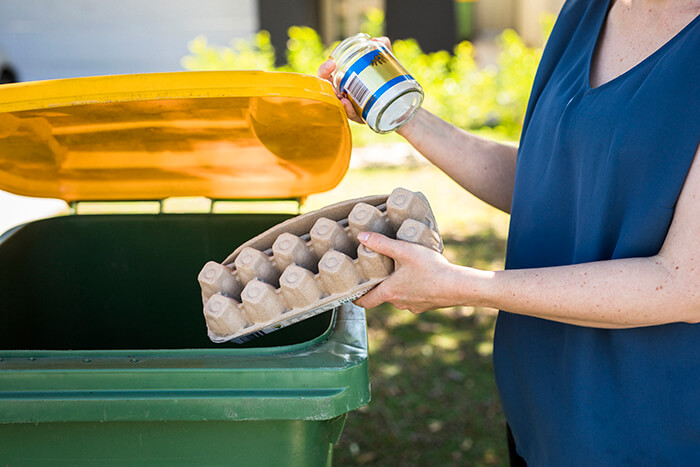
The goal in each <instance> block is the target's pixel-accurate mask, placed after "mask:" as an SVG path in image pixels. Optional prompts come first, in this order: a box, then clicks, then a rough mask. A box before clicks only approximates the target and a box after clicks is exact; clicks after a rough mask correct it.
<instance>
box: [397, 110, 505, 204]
mask: <svg viewBox="0 0 700 467" xmlns="http://www.w3.org/2000/svg"><path fill="white" fill-rule="evenodd" d="M398 132H399V134H400V135H401V136H403V137H404V138H406V140H407V141H408V142H409V143H411V145H412V146H413V147H414V148H416V149H417V150H418V152H420V153H421V154H423V156H425V158H426V159H428V160H429V161H430V162H432V163H433V164H435V165H436V166H437V167H439V168H440V169H441V170H442V171H443V172H445V173H446V174H447V175H448V176H449V177H450V178H452V179H453V180H454V181H456V182H457V183H459V184H460V185H461V186H462V187H463V188H464V189H466V190H467V191H469V192H470V193H472V194H473V195H474V196H476V197H477V198H479V199H481V200H483V201H485V202H487V203H488V204H490V205H491V206H493V207H496V208H498V209H500V210H502V211H505V212H510V202H511V198H512V197H513V182H514V180H515V162H516V158H517V154H518V149H517V148H516V147H515V146H511V145H507V144H502V143H497V142H494V141H490V140H487V139H484V138H480V137H478V136H475V135H473V134H471V133H468V132H466V131H464V130H462V129H460V128H457V127H456V126H454V125H452V124H450V123H447V122H446V121H445V120H443V119H441V118H439V117H436V116H435V115H433V114H431V113H430V112H428V111H427V110H424V109H420V110H419V111H418V112H417V113H416V115H415V116H414V117H413V118H412V119H411V120H409V122H408V123H407V124H406V125H404V126H403V127H401V128H400V129H399V130H398Z"/></svg>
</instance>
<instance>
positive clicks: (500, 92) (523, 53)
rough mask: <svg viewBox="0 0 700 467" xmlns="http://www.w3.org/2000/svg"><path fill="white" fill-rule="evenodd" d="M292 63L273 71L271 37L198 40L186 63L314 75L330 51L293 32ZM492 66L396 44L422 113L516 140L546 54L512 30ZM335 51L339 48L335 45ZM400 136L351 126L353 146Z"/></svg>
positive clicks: (307, 31) (377, 13)
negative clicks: (421, 96) (421, 97)
mask: <svg viewBox="0 0 700 467" xmlns="http://www.w3.org/2000/svg"><path fill="white" fill-rule="evenodd" d="M541 23H542V27H543V30H544V32H545V36H546V35H547V34H548V32H549V31H551V27H552V25H553V16H552V15H545V16H543V17H542V18H541ZM383 24H384V13H383V12H382V11H381V10H370V11H369V12H368V13H366V15H365V20H364V21H363V23H362V30H363V31H364V32H367V33H368V34H370V35H372V36H379V35H381V34H383ZM288 34H289V40H288V41H287V50H286V58H287V63H286V64H285V65H283V66H281V67H275V65H274V64H275V51H274V48H273V47H272V44H271V43H270V35H269V33H268V32H267V31H260V32H259V33H257V34H256V35H255V36H254V37H253V39H252V40H250V41H245V40H237V41H234V42H232V43H231V45H230V46H229V47H214V46H211V45H209V44H208V43H207V39H206V38H205V37H202V36H199V37H197V38H195V39H194V40H193V41H192V42H190V44H189V49H190V55H188V56H186V57H184V58H183V60H182V65H183V66H184V67H185V68H186V69H188V70H244V69H256V70H270V71H272V70H277V71H290V72H295V73H306V74H310V75H315V74H316V70H317V69H318V66H319V65H320V64H321V63H323V62H324V61H325V60H326V59H327V57H328V55H329V53H330V50H331V48H326V47H324V45H323V42H322V41H321V38H320V37H319V35H318V33H317V32H316V31H314V30H313V29H312V28H308V27H300V26H293V27H291V28H289V31H288ZM496 42H497V46H498V50H499V52H498V57H497V60H496V64H495V65H491V66H485V67H480V66H479V65H478V64H477V62H476V60H475V56H474V46H473V45H472V44H471V43H470V42H467V41H465V42H461V43H459V44H457V46H455V48H454V50H453V51H452V52H451V53H450V52H448V51H444V50H443V51H439V52H434V53H424V52H423V51H422V50H421V48H420V46H419V44H418V43H417V42H416V41H415V40H413V39H409V40H398V41H395V42H394V43H393V50H394V54H395V55H396V57H397V58H398V60H399V61H400V62H401V64H402V65H403V66H404V67H405V68H406V69H407V70H408V71H409V73H411V74H412V75H413V76H414V77H415V78H416V79H417V80H418V82H419V83H420V84H421V86H423V90H424V91H425V101H424V103H423V106H424V107H425V108H426V109H428V110H430V111H431V112H434V113H435V114H437V115H439V116H440V117H442V118H444V119H445V120H447V121H450V122H452V123H454V124H455V125H457V126H458V127H460V128H464V129H468V130H472V131H478V132H482V133H483V132H486V133H488V134H489V135H490V136H492V137H495V138H498V139H503V140H517V139H518V137H519V135H520V131H521V129H522V123H523V118H524V116H525V108H526V106H527V100H528V97H529V94H530V88H531V86H532V81H533V79H534V76H535V71H536V70H537V65H538V63H539V60H540V56H541V49H539V48H531V47H528V46H527V45H526V44H525V43H524V42H523V40H522V39H521V38H520V36H519V35H518V34H517V33H516V32H515V31H513V30H510V29H508V30H505V31H504V32H503V33H501V34H500V35H499V36H498V38H497V41H496ZM334 45H335V44H334ZM392 138H398V137H397V136H393V137H392V136H388V137H387V136H384V135H382V136H379V135H376V134H374V133H373V132H372V131H371V130H369V129H368V128H366V127H365V126H361V125H357V126H353V141H354V144H355V145H358V146H359V145H363V144H368V143H372V142H380V141H381V142H387V141H391V140H392Z"/></svg>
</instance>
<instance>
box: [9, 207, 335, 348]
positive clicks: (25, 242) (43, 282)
mask: <svg viewBox="0 0 700 467" xmlns="http://www.w3.org/2000/svg"><path fill="white" fill-rule="evenodd" d="M289 217H291V216H290V215H288V214H268V213H265V214H153V215H150V214H120V215H73V216H64V217H56V218H50V219H44V220H40V221H36V222H32V223H29V224H25V225H23V226H21V227H19V228H16V229H13V230H11V231H8V232H6V233H5V234H4V235H3V236H2V237H0V323H2V325H0V349H1V350H111V349H114V350H126V349H183V348H192V349H198V348H200V349H201V348H205V349H206V348H222V347H273V346H284V345H292V344H296V343H301V342H305V341H308V340H310V339H313V338H315V337H317V336H320V335H322V334H323V333H324V332H325V331H326V330H327V329H328V327H329V326H330V323H331V321H332V312H326V313H323V314H321V315H318V316H316V317H314V318H310V319H307V320H305V321H303V322H300V323H297V324H295V325H292V326H289V327H286V328H284V329H281V330H278V331H276V332H273V333H271V334H268V335H266V336H263V337H260V338H258V339H255V340H253V341H250V342H247V343H245V344H233V343H226V344H214V343H212V342H211V341H210V340H209V338H208V337H207V332H206V325H205V321H204V317H203V316H202V301H201V294H200V289H199V284H198V283H197V274H198V273H199V271H200V270H201V268H202V266H203V265H204V264H205V263H206V262H207V261H208V260H215V261H222V260H223V259H224V258H225V257H226V256H227V255H228V254H229V253H230V252H231V251H233V250H234V249H235V248H236V247H237V246H238V245H240V244H241V243H243V242H245V241H246V240H248V239H250V238H252V237H253V236H255V235H257V234H259V233H261V232H263V231H265V230H266V229H267V228H269V227H271V226H272V225H275V224H277V223H279V222H281V221H283V220H286V219H288V218H289Z"/></svg>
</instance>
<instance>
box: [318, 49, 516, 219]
mask: <svg viewBox="0 0 700 467" xmlns="http://www.w3.org/2000/svg"><path fill="white" fill-rule="evenodd" d="M382 42H383V43H384V44H386V45H387V46H389V47H390V44H389V41H388V39H385V38H382ZM334 69H335V63H334V62H333V61H331V60H329V61H327V62H325V63H323V64H322V65H321V66H320V67H319V69H318V76H319V77H320V78H322V79H326V80H330V74H331V72H332V71H333V70H334ZM339 99H340V101H341V102H342V103H343V106H344V107H345V111H346V112H347V114H348V118H349V119H351V120H353V121H355V122H358V123H361V122H362V121H361V119H360V118H359V117H358V116H357V114H356V113H355V110H354V108H353V107H352V104H350V101H349V100H348V99H347V98H344V97H340V96H339ZM398 133H399V134H400V135H402V136H403V137H404V138H406V140H407V141H408V142H409V143H411V144H412V145H413V147H415V148H416V149H417V150H418V152H420V153H421V154H423V156H425V157H426V158H427V159H428V160H429V161H431V162H432V163H433V164H435V165H436V166H437V167H439V168H440V169H442V171H443V172H445V173H446V174H447V175H448V176H449V177H450V178H452V179H453V180H455V181H456V182H457V183H459V184H460V185H461V186H462V187H463V188H464V189H466V190H467V191H469V192H470V193H472V194H473V195H474V196H476V197H478V198H480V199H482V200H483V201H485V202H487V203H488V204H490V205H492V206H494V207H496V208H498V209H501V210H502V211H505V212H509V211H510V202H511V198H512V195H513V182H514V179H515V161H516V157H517V153H518V150H517V148H516V147H514V146H510V145H507V144H500V143H496V142H493V141H489V140H486V139H483V138H479V137H477V136H474V135H472V134H470V133H467V132H466V131H464V130H461V129H459V128H457V127H455V126H454V125H452V124H450V123H447V122H446V121H444V120H442V119H441V118H439V117H436V116H435V115H433V114H431V113H430V112H428V111H426V110H424V109H421V110H419V111H418V113H416V115H415V116H414V117H413V118H412V119H411V120H410V121H409V122H408V123H407V124H406V125H404V126H403V127H402V128H400V129H399V130H398Z"/></svg>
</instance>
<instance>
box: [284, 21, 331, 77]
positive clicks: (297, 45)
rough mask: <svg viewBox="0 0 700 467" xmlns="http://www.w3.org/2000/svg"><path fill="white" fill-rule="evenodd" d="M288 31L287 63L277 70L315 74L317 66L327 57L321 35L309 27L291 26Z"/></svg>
mask: <svg viewBox="0 0 700 467" xmlns="http://www.w3.org/2000/svg"><path fill="white" fill-rule="evenodd" d="M288 33H289V40H288V41H287V64H286V65H284V66H283V67H281V68H279V70H280V71H293V72H295V73H306V74H309V75H315V74H316V71H317V70H318V66H319V65H320V64H321V63H323V62H325V61H326V59H327V58H328V52H327V51H326V48H325V47H324V45H323V42H322V41H321V37H320V36H319V35H318V33H317V32H316V31H314V30H313V29H312V28H309V27H300V26H292V27H291V28H289V32H288Z"/></svg>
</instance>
